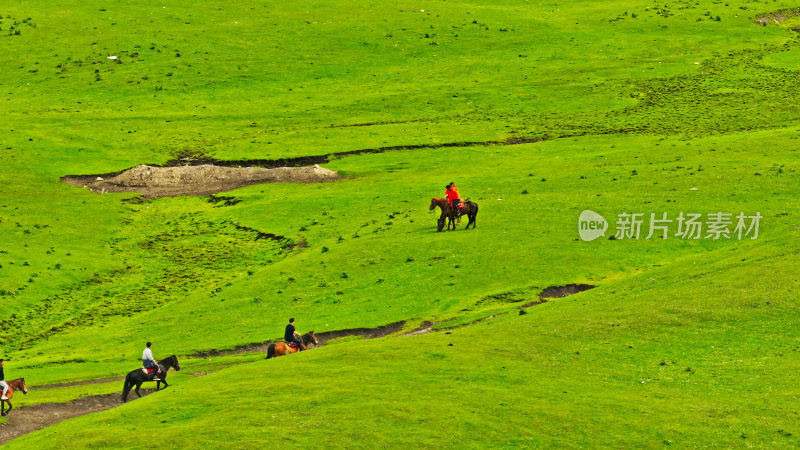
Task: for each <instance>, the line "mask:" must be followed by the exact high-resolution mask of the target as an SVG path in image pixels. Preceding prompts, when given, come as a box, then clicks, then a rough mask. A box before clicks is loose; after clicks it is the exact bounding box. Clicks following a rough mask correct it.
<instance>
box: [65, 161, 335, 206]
mask: <svg viewBox="0 0 800 450" xmlns="http://www.w3.org/2000/svg"><path fill="white" fill-rule="evenodd" d="M339 178H342V177H341V175H339V174H338V173H337V172H334V171H332V170H329V169H325V168H324V167H320V166H319V165H318V164H314V165H313V166H304V167H275V168H269V169H268V168H263V167H225V166H218V165H214V164H203V165H188V166H176V167H156V166H148V165H143V164H142V165H138V166H136V167H134V168H132V169H129V170H126V171H124V172H120V173H116V174H104V175H67V176H64V177H61V181H63V182H65V183H68V184H71V185H73V186H78V187H85V188H87V189H89V190H91V191H92V192H96V193H99V194H104V193H114V192H136V193H139V194H142V196H144V197H147V198H158V197H177V196H183V195H211V194H216V193H219V192H225V191H230V190H233V189H238V188H241V187H245V186H251V185H254V184H264V183H321V182H325V181H333V180H337V179H339Z"/></svg>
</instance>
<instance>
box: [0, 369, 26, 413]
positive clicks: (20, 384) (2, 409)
mask: <svg viewBox="0 0 800 450" xmlns="http://www.w3.org/2000/svg"><path fill="white" fill-rule="evenodd" d="M6 384H8V393H7V394H6V397H8V400H0V415H3V416H5V415H6V414H8V413H9V412H11V408H13V406H11V397H13V396H14V391H22V393H23V394H27V393H28V387H27V386H25V378H17V379H16V380H11V381H6ZM6 405H8V409H6Z"/></svg>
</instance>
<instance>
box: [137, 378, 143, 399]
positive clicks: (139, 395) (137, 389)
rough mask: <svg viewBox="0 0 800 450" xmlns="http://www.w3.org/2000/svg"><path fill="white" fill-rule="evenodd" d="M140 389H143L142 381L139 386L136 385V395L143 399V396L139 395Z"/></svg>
mask: <svg viewBox="0 0 800 450" xmlns="http://www.w3.org/2000/svg"><path fill="white" fill-rule="evenodd" d="M140 387H142V382H141V381H140V382H139V383H138V384H136V395H138V396H139V398H142V394H140V393H139V388H140Z"/></svg>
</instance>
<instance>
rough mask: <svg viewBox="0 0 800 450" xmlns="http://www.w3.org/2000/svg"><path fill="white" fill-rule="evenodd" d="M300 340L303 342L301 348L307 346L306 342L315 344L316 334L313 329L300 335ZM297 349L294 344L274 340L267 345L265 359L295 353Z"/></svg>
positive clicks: (304, 348)
mask: <svg viewBox="0 0 800 450" xmlns="http://www.w3.org/2000/svg"><path fill="white" fill-rule="evenodd" d="M300 340H301V341H302V342H303V350H306V349H307V348H308V347H307V346H308V344H314V345H317V335H315V334H314V331H313V330H312V331H309V332H308V333H306V334H304V335H302V336H300ZM297 351H298V348H297V346H296V345H289V344H287V343H286V342H275V343H272V344H269V347H267V357H266V358H265V359H270V358H275V357H277V356H283V355H288V354H289V353H297Z"/></svg>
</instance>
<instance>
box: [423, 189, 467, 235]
mask: <svg viewBox="0 0 800 450" xmlns="http://www.w3.org/2000/svg"><path fill="white" fill-rule="evenodd" d="M437 206H438V207H439V209H441V210H442V215H441V216H439V222H438V223H437V226H436V231H442V230H443V229H444V222H445V219H449V221H448V223H447V231H450V227H451V226H452V227H453V229H454V230H455V229H456V224H455V220H456V219H457V218H458V216H459V213H460V215H464V214H466V215H467V217H468V218H469V221H468V222H467V226H466V227H464V229H465V230H467V229H469V226H470V225H472V228H473V229H474V228H475V217H476V216H477V215H478V204H477V203H475V202H470V201H466V202H464V207H463V208H462V209H460V210H459V209H454V208H453V207H452V206H451V205H450V202H448V201H447V199H446V198H436V197H434V198H432V199H431V206H430V207H429V208H428V210H430V211H433V210H434V209H436V207H437Z"/></svg>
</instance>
